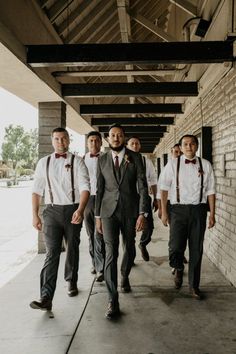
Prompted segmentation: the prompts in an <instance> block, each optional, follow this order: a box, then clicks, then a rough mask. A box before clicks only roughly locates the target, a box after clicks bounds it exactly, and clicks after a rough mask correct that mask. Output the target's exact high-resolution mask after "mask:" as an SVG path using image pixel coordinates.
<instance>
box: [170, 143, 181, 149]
mask: <svg viewBox="0 0 236 354" xmlns="http://www.w3.org/2000/svg"><path fill="white" fill-rule="evenodd" d="M175 147H178V148H179V147H180V144H179V143H176V144H175V145H174V146H172V149H174V148H175Z"/></svg>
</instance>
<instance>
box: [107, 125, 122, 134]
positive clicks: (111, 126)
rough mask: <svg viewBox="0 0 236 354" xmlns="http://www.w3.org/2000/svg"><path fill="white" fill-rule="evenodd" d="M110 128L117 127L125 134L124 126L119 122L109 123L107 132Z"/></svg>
mask: <svg viewBox="0 0 236 354" xmlns="http://www.w3.org/2000/svg"><path fill="white" fill-rule="evenodd" d="M112 128H119V129H121V130H122V131H123V133H124V134H125V130H124V128H123V127H122V126H121V125H120V124H118V123H114V124H112V125H110V126H109V128H108V133H109V132H110V130H111V129H112Z"/></svg>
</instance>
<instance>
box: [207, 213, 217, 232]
mask: <svg viewBox="0 0 236 354" xmlns="http://www.w3.org/2000/svg"><path fill="white" fill-rule="evenodd" d="M215 222H216V221H215V217H214V215H213V216H211V215H210V216H209V219H208V229H211V228H212V227H213V226H214V225H215Z"/></svg>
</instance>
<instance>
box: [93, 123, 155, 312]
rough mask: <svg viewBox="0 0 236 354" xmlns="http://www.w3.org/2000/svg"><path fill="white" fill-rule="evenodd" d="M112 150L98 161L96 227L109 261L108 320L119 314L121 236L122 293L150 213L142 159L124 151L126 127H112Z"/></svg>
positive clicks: (110, 141) (107, 276)
mask: <svg viewBox="0 0 236 354" xmlns="http://www.w3.org/2000/svg"><path fill="white" fill-rule="evenodd" d="M108 140H109V146H110V148H111V151H109V152H107V153H106V154H104V155H103V156H101V157H99V159H98V166H97V196H96V206H95V215H96V226H97V230H98V232H99V233H101V234H103V237H104V242H105V248H106V260H105V271H104V276H105V281H106V285H107V289H108V295H109V303H108V309H107V312H106V317H107V318H108V319H111V318H114V317H115V316H117V315H119V313H120V311H119V302H118V291H117V258H118V249H119V234H120V233H121V234H122V238H123V248H124V254H123V259H122V263H121V291H122V292H130V291H131V287H130V283H129V273H130V270H131V267H132V264H133V261H134V257H135V234H136V231H142V230H143V228H144V226H145V217H147V213H148V187H147V181H146V176H145V171H144V166H143V163H142V157H141V155H140V154H139V153H135V152H133V151H130V150H128V149H126V148H125V135H124V130H123V128H122V127H121V126H120V125H118V124H113V125H112V126H111V127H110V128H109V136H108Z"/></svg>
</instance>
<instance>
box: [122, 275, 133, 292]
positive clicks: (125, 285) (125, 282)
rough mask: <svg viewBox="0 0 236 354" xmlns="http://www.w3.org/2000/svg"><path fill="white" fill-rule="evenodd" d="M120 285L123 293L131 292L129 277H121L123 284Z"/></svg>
mask: <svg viewBox="0 0 236 354" xmlns="http://www.w3.org/2000/svg"><path fill="white" fill-rule="evenodd" d="M120 286H121V292H122V293H130V292H131V286H130V283H129V278H121V285H120Z"/></svg>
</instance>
